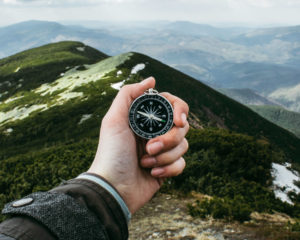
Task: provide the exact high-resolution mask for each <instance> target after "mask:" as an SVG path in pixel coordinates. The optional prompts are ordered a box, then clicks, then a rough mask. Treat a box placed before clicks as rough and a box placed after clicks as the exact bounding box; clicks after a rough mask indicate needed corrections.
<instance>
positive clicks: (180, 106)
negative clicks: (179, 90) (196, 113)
mask: <svg viewBox="0 0 300 240" xmlns="http://www.w3.org/2000/svg"><path fill="white" fill-rule="evenodd" d="M161 95H162V96H164V97H166V98H167V99H168V100H169V101H170V103H171V104H172V106H173V108H174V124H175V126H177V127H181V128H182V127H184V126H185V125H186V124H187V116H188V114H189V106H188V104H187V103H186V102H185V101H183V100H182V99H181V98H179V97H176V96H174V95H172V94H170V93H168V92H163V93H161Z"/></svg>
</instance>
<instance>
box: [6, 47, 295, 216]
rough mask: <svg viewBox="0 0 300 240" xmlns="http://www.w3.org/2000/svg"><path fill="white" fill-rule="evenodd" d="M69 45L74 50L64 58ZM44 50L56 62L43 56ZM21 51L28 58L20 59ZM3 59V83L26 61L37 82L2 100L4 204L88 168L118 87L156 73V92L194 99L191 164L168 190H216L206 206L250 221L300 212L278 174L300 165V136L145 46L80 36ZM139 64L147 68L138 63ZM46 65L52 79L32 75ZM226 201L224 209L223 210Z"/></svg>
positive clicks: (292, 190)
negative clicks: (104, 48)
mask: <svg viewBox="0 0 300 240" xmlns="http://www.w3.org/2000/svg"><path fill="white" fill-rule="evenodd" d="M62 49H64V51H63V52H64V56H69V57H66V58H61V57H58V59H57V58H56V56H57V55H59V54H60V53H61V52H62ZM40 51H43V54H42V56H43V57H44V58H45V59H47V60H49V61H50V63H51V64H53V62H52V61H51V59H56V60H55V61H59V60H60V62H59V64H57V65H54V64H53V65H51V64H49V65H47V64H48V62H47V61H46V62H45V61H43V60H41V61H40V60H39V59H40V57H41V56H39V54H36V53H37V52H40ZM86 51H87V52H86ZM23 55H25V56H26V58H24V59H25V61H24V62H22V60H21V57H16V56H23ZM82 55H83V56H82ZM79 56H81V57H79ZM78 57H79V58H80V60H81V62H80V64H79V63H78ZM27 59H31V61H30V62H29V63H28V66H27V65H26V63H27V62H28V61H27ZM71 59H73V60H74V62H73V63H74V64H73V65H70V61H71ZM1 61H2V64H1V68H0V72H1V73H3V74H2V78H0V83H1V84H3V83H4V82H5V81H6V79H7V78H11V79H13V78H14V77H13V76H14V75H18V74H19V75H18V77H16V78H15V79H20V78H21V77H22V75H21V73H22V71H21V70H22V69H24V74H26V77H23V79H24V82H25V81H26V79H30V80H28V81H29V82H31V81H34V84H29V83H28V84H27V85H26V87H24V88H21V87H22V86H23V85H22V86H21V87H20V88H7V89H5V90H6V91H7V92H8V93H7V94H6V95H7V96H6V97H4V98H2V102H1V104H0V145H1V148H0V203H1V204H3V203H4V202H7V201H9V200H11V199H13V198H18V197H20V196H21V195H25V194H27V193H30V192H32V191H41V190H47V189H49V188H50V187H52V186H54V185H57V184H59V183H60V182H61V179H69V178H71V177H75V176H76V175H77V174H79V173H80V172H82V171H85V170H86V169H87V168H88V166H89V164H90V163H91V161H92V160H93V157H94V154H95V151H96V147H97V142H98V134H99V127H100V125H101V119H102V117H103V116H104V114H105V113H106V111H107V109H108V108H109V106H110V104H111V102H112V100H113V99H114V97H115V95H116V94H117V92H118V90H119V89H120V87H121V86H122V85H124V84H130V83H135V82H139V81H140V80H141V79H143V78H145V77H148V76H154V77H155V78H156V79H157V86H156V88H157V90H158V91H160V92H162V91H168V92H171V93H173V94H175V95H177V96H179V97H181V98H182V99H184V100H185V101H186V102H187V103H188V104H189V106H190V116H189V122H190V124H191V126H192V127H193V128H192V129H191V131H190V133H189V135H188V136H187V137H188V139H189V143H190V151H189V152H188V153H187V154H186V157H185V158H186V161H187V168H186V170H185V172H184V174H183V175H181V176H179V177H177V178H174V179H172V180H170V182H169V184H166V185H165V187H164V191H168V190H170V189H171V190H172V189H173V190H176V191H180V192H182V193H186V192H189V191H197V192H202V193H205V194H209V195H211V196H212V199H213V200H212V201H211V202H209V203H207V204H210V206H211V208H207V209H206V210H207V211H209V209H211V210H212V211H211V212H207V214H212V215H213V216H214V217H224V216H228V217H229V218H232V219H234V220H238V221H244V220H247V219H249V216H250V213H251V212H253V211H260V212H272V211H273V210H276V211H279V212H284V213H287V214H289V215H291V216H292V217H299V216H300V207H299V195H298V193H299V192H298V187H297V183H294V182H293V181H291V182H288V183H287V185H286V186H285V185H283V184H285V182H283V181H281V180H280V179H281V178H280V177H281V175H280V174H282V173H283V174H290V175H292V176H294V175H295V172H296V170H297V169H298V170H299V165H300V162H299V158H298V157H299V155H300V139H299V138H297V137H296V136H295V135H293V134H292V133H290V132H288V131H287V130H285V129H282V128H280V127H278V126H277V125H275V124H273V123H271V122H269V121H267V120H266V119H264V118H262V117H261V116H259V115H258V114H257V113H255V112H253V111H252V110H250V109H249V108H247V107H246V106H244V105H242V104H240V103H238V102H236V101H234V100H232V99H230V98H228V97H226V96H225V95H223V94H221V93H219V92H217V91H215V90H213V89H212V88H210V87H208V86H206V85H204V84H203V83H201V82H199V81H198V80H196V79H193V78H192V77H190V76H188V75H185V74H183V73H181V72H179V71H178V70H175V69H173V68H171V67H169V66H167V65H165V64H163V63H161V62H159V61H157V60H155V59H153V58H150V57H148V56H146V55H143V54H140V53H135V52H129V53H124V54H121V55H116V56H113V57H108V56H106V55H105V54H103V53H101V52H97V51H96V50H95V49H92V48H89V47H87V46H85V45H84V44H81V43H78V42H61V43H55V44H50V45H46V46H43V47H41V48H36V49H32V50H28V51H26V52H22V53H19V54H17V55H14V56H11V57H8V58H5V59H3V60H1ZM39 61H40V63H41V64H39ZM71 62H72V61H71ZM10 66H13V67H10ZM26 66H27V67H26ZM65 66H69V67H67V68H66V67H65ZM136 66H142V67H140V68H139V71H136V70H135V69H136ZM16 67H17V69H18V68H19V67H20V69H19V70H18V71H16ZM50 69H51V70H50ZM25 70H26V71H25ZM46 70H47V71H46ZM45 71H46V72H48V73H49V75H47V79H46V80H45V79H44V78H39V79H35V78H30V76H31V74H32V76H36V75H34V74H36V73H37V72H39V73H44V72H45ZM51 72H53V73H55V74H53V76H51V75H52V74H51ZM58 73H59V74H58ZM6 85H7V84H6ZM8 85H9V84H8ZM8 96H9V97H8ZM278 169H280V171H279V170H278ZM16 176H17V177H16ZM295 176H296V175H295ZM293 179H294V178H293ZM295 179H298V178H297V176H296V178H295ZM298 180H299V179H298ZM220 199H224V200H220ZM201 203H202V201H201ZM203 204H206V203H205V202H204V203H203ZM202 207H203V206H202V205H201V206H200V205H198V204H197V203H195V204H194V205H192V206H191V207H190V213H191V214H192V215H195V214H196V215H197V214H198V215H201V211H202V210H201V209H202ZM221 209H225V210H226V211H227V213H224V212H223V215H222V214H219V215H217V214H216V211H220V210H221ZM233 213H234V215H233Z"/></svg>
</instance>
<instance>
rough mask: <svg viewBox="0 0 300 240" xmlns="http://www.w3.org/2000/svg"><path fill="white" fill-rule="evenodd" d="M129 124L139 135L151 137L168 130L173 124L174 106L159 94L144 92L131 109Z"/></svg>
mask: <svg viewBox="0 0 300 240" xmlns="http://www.w3.org/2000/svg"><path fill="white" fill-rule="evenodd" d="M129 124H130V127H131V128H132V130H133V131H134V132H135V134H137V135H138V136H140V137H142V138H146V139H151V138H154V137H157V136H160V135H163V134H165V133H166V132H168V131H169V130H170V129H171V128H172V126H173V108H172V105H171V104H170V102H169V101H168V100H167V99H166V98H164V97H163V96H160V95H158V94H144V95H142V96H140V97H138V98H137V99H135V101H134V102H133V103H132V105H131V107H130V109H129Z"/></svg>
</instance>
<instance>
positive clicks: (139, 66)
mask: <svg viewBox="0 0 300 240" xmlns="http://www.w3.org/2000/svg"><path fill="white" fill-rule="evenodd" d="M145 67H146V65H145V64H144V63H139V64H137V65H135V66H134V67H133V68H132V70H131V74H137V73H138V72H139V71H142V70H143V69H144V68H145Z"/></svg>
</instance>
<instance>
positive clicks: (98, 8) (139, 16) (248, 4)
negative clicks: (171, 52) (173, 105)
mask: <svg viewBox="0 0 300 240" xmlns="http://www.w3.org/2000/svg"><path fill="white" fill-rule="evenodd" d="M299 13H300V0H0V26H5V25H9V24H13V23H16V22H21V21H26V20H33V19H34V20H47V21H58V22H61V21H83V20H93V21H116V22H122V21H152V20H169V21H179V20H184V21H192V22H197V23H206V24H212V25H219V26H220V25H224V26H226V25H232V26H234V25H236V26H243V25H245V26H246V25H247V26H267V25H300V14H299Z"/></svg>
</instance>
